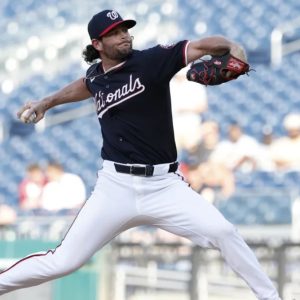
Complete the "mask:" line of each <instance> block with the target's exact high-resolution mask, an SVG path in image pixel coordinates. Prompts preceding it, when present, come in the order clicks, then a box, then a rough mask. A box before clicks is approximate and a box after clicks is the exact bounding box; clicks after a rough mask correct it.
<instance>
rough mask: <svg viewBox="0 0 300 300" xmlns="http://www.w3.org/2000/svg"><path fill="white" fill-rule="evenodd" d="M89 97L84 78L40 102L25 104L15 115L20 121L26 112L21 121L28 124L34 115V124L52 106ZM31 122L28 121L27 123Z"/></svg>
mask: <svg viewBox="0 0 300 300" xmlns="http://www.w3.org/2000/svg"><path fill="white" fill-rule="evenodd" d="M89 97H91V93H90V92H89V90H88V89H87V87H86V84H85V82H84V78H80V79H78V80H76V81H74V82H72V83H70V84H68V85H67V86H65V87H64V88H62V89H61V90H59V91H58V92H56V93H54V94H52V95H50V96H47V97H45V98H43V99H41V100H40V101H32V102H27V103H26V104H25V105H24V106H23V107H22V108H21V109H20V110H19V111H18V113H17V115H18V117H19V118H20V119H21V116H22V114H23V112H25V111H26V115H25V116H24V117H22V121H23V122H25V123H28V120H30V116H32V115H33V114H34V115H35V118H34V121H33V122H34V123H37V122H39V121H40V120H41V119H42V118H43V117H44V115H45V113H46V111H47V110H48V109H50V108H52V107H54V106H57V105H60V104H65V103H70V102H77V101H81V100H85V99H88V98H89ZM30 122H32V121H29V123H30Z"/></svg>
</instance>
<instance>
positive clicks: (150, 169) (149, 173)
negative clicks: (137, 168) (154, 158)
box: [145, 165, 154, 177]
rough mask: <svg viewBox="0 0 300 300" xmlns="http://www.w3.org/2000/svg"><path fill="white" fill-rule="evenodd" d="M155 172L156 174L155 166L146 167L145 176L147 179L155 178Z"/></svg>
mask: <svg viewBox="0 0 300 300" xmlns="http://www.w3.org/2000/svg"><path fill="white" fill-rule="evenodd" d="M153 172H154V166H151V165H146V166H145V176H146V177H149V176H153Z"/></svg>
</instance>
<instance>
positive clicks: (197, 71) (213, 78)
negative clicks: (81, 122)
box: [186, 52, 250, 86]
mask: <svg viewBox="0 0 300 300" xmlns="http://www.w3.org/2000/svg"><path fill="white" fill-rule="evenodd" d="M249 70H250V66H249V64H248V63H246V62H244V61H242V60H240V59H239V58H237V57H235V56H233V55H232V54H230V52H227V53H225V54H224V55H221V56H212V57H211V59H210V60H201V61H200V62H196V63H193V64H192V65H191V67H190V69H189V70H188V72H187V74H186V76H187V79H188V80H190V81H195V82H198V83H200V84H203V85H206V86H207V85H219V84H222V83H224V82H227V81H230V80H233V79H237V78H238V77H239V76H240V75H244V74H248V72H249Z"/></svg>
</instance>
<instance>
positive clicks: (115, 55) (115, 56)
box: [103, 41, 132, 61]
mask: <svg viewBox="0 0 300 300" xmlns="http://www.w3.org/2000/svg"><path fill="white" fill-rule="evenodd" d="M128 43H129V44H130V45H129V47H126V48H122V49H119V48H117V47H115V46H104V47H103V54H104V55H105V56H106V57H107V58H109V59H111V60H119V61H123V60H125V59H126V58H127V57H128V55H130V54H131V53H132V41H128Z"/></svg>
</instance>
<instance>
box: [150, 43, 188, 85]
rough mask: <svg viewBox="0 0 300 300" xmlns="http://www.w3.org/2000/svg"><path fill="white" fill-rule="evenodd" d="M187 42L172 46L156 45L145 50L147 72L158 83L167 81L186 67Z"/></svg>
mask: <svg viewBox="0 0 300 300" xmlns="http://www.w3.org/2000/svg"><path fill="white" fill-rule="evenodd" d="M188 44H189V42H188V41H187V40H184V41H180V42H178V43H176V44H173V45H168V46H164V45H157V46H155V47H153V48H150V49H148V50H145V51H146V53H145V56H146V57H145V59H146V63H147V70H148V72H149V73H150V74H151V75H152V76H153V78H155V79H156V80H159V81H166V80H167V81H169V80H170V79H171V78H172V77H173V76H174V75H175V74H176V73H177V72H178V71H179V70H181V69H182V68H184V67H185V66H186V65H187V47H188Z"/></svg>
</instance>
